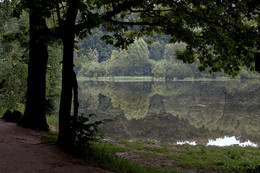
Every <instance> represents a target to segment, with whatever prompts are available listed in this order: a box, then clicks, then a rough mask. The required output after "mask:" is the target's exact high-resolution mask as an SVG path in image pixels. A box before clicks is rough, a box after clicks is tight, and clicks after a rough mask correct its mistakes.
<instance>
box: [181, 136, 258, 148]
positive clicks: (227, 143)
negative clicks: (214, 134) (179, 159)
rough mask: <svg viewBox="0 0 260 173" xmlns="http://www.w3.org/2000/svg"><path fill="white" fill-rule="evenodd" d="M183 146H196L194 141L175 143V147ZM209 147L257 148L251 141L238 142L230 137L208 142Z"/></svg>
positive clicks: (233, 137)
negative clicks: (234, 146) (236, 146)
mask: <svg viewBox="0 0 260 173" xmlns="http://www.w3.org/2000/svg"><path fill="white" fill-rule="evenodd" d="M183 144H189V145H196V142H195V141H184V142H177V145H183ZM209 145H215V146H219V147H223V146H230V145H239V146H241V147H245V146H252V147H258V145H257V144H255V143H253V142H251V141H249V140H248V141H246V142H243V143H242V142H240V141H239V140H237V139H236V138H235V136H232V137H226V136H225V137H224V138H217V139H216V140H209V142H208V143H207V146H209Z"/></svg>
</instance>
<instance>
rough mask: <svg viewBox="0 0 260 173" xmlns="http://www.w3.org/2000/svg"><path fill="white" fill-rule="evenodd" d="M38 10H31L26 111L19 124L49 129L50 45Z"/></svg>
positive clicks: (44, 24)
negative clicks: (48, 75) (48, 85)
mask: <svg viewBox="0 0 260 173" xmlns="http://www.w3.org/2000/svg"><path fill="white" fill-rule="evenodd" d="M38 10H39V9H38ZM38 10H37V9H33V10H30V16H29V20H30V31H29V32H30V43H29V64H28V77H27V100H26V107H25V113H24V115H23V117H22V119H21V121H20V123H19V124H20V125H22V126H24V127H28V128H33V129H39V130H44V131H48V130H49V127H48V124H47V122H46V116H45V111H46V109H45V100H46V68H47V62H48V46H47V44H46V40H45V39H46V37H44V36H46V34H47V32H48V28H47V25H46V21H45V19H44V18H43V17H41V16H40V14H39V11H38Z"/></svg>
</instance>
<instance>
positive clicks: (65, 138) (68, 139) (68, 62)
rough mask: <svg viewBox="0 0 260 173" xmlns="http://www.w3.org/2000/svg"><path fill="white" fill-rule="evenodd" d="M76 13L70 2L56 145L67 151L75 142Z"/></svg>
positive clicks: (63, 39)
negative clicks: (72, 111)
mask: <svg viewBox="0 0 260 173" xmlns="http://www.w3.org/2000/svg"><path fill="white" fill-rule="evenodd" d="M77 12H78V6H77V2H75V1H70V2H69V8H68V10H67V14H66V20H65V24H64V26H63V34H62V41H63V68H62V91H61V100H60V111H59V137H58V144H59V145H60V146H61V147H62V148H64V149H66V150H69V149H71V147H72V146H73V144H74V141H75V134H74V133H75V132H74V130H73V128H72V122H71V120H72V117H71V106H72V91H73V85H74V82H75V76H74V71H73V66H74V65H73V55H74V37H75V33H74V26H75V21H76V16H77Z"/></svg>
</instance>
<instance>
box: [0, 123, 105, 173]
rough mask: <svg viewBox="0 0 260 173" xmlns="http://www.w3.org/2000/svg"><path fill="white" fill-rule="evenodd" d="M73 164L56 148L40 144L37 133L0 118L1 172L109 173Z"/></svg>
mask: <svg viewBox="0 0 260 173" xmlns="http://www.w3.org/2000/svg"><path fill="white" fill-rule="evenodd" d="M73 161H75V159H74V158H73V157H72V156H71V155H69V154H67V153H64V152H63V151H62V150H61V149H59V148H58V147H56V146H52V145H47V144H42V143H41V140H40V133H39V132H36V131H33V130H30V129H25V128H22V127H20V126H18V125H17V124H15V123H8V122H6V121H4V120H2V119H0V172H1V173H14V172H16V173H82V172H87V173H89V172H91V173H96V172H97V173H109V171H105V170H102V169H100V168H96V167H92V166H84V165H77V164H74V163H73Z"/></svg>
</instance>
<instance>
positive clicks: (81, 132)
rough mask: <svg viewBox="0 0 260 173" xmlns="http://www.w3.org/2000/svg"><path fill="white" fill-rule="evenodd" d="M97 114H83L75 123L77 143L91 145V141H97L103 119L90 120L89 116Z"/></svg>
mask: <svg viewBox="0 0 260 173" xmlns="http://www.w3.org/2000/svg"><path fill="white" fill-rule="evenodd" d="M93 116H96V115H95V114H89V115H87V116H86V117H85V116H84V114H83V115H81V116H79V117H78V120H77V122H76V124H75V128H76V141H75V142H76V145H78V146H79V147H81V146H84V145H89V144H90V142H91V141H95V142H97V141H98V140H99V139H100V137H101V136H102V135H101V132H100V128H99V125H100V124H102V121H95V122H91V123H90V122H89V118H91V117H93Z"/></svg>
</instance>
